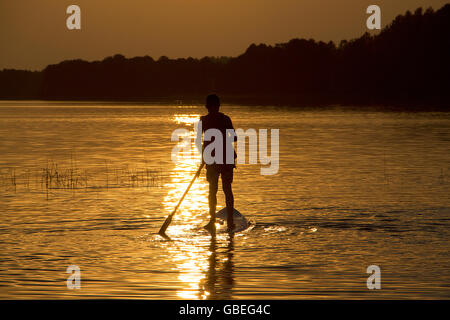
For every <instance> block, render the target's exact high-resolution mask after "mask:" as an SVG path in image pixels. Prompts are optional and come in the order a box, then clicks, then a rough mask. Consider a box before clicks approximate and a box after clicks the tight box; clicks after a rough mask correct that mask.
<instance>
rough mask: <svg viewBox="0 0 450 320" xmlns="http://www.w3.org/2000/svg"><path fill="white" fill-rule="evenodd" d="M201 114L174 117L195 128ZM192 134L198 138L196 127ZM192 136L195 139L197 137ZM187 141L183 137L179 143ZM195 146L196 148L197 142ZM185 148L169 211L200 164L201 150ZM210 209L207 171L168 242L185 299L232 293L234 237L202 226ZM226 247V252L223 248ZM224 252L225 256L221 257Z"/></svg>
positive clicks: (170, 231) (173, 176)
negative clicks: (199, 151)
mask: <svg viewBox="0 0 450 320" xmlns="http://www.w3.org/2000/svg"><path fill="white" fill-rule="evenodd" d="M199 117H200V115H198V114H176V115H175V116H174V117H173V119H172V120H173V121H174V122H176V123H177V124H182V125H185V126H187V127H191V129H193V125H194V123H195V122H196V121H197V120H198V119H199ZM189 135H190V136H191V138H194V135H195V132H194V130H191V131H190V132H189ZM191 140H192V143H194V139H191ZM183 143H185V142H183V140H182V139H180V141H179V145H178V146H181V144H183ZM192 149H195V148H194V146H193V145H192V148H191V150H192ZM195 150H196V149H195ZM184 152H185V154H182V156H183V158H182V161H179V162H177V163H176V165H175V167H174V168H173V170H172V172H171V174H170V179H169V180H170V182H168V183H167V184H166V185H165V188H166V189H167V190H169V191H168V193H167V195H166V197H165V198H164V208H165V210H166V212H171V211H172V210H173V209H174V208H175V206H176V205H177V203H178V201H179V199H180V198H181V196H182V195H183V193H184V192H185V190H186V188H187V186H188V185H189V182H190V181H191V179H192V177H193V176H194V174H195V172H196V171H197V169H198V166H199V164H200V159H201V158H200V154H199V153H198V152H197V151H195V153H194V156H192V153H191V154H189V156H188V154H187V153H188V152H190V151H189V149H184ZM208 211H209V209H208V183H207V181H206V179H205V174H204V172H203V173H202V174H201V175H200V177H198V178H197V180H196V181H195V183H194V184H193V185H192V187H191V189H190V190H189V193H188V194H187V195H186V197H185V198H184V200H183V203H182V204H181V205H180V208H179V209H178V212H177V214H176V215H175V217H174V219H173V221H172V224H171V225H170V227H169V228H168V230H167V234H168V235H169V236H170V238H171V239H173V240H174V241H169V242H168V243H166V246H167V250H168V251H169V256H170V259H171V260H172V261H173V262H174V270H176V271H177V272H178V280H179V281H180V282H181V288H180V289H179V290H178V291H177V296H178V297H179V298H181V299H217V297H218V294H219V295H220V296H221V297H222V298H227V297H231V289H232V284H233V277H232V269H233V264H232V255H233V240H232V239H230V238H229V236H228V235H226V234H218V235H215V236H211V235H210V234H208V233H207V232H206V231H205V230H203V229H202V228H201V226H202V225H203V224H205V223H206V222H207V220H208V218H209V217H208ZM224 244H226V245H224ZM224 247H225V248H226V250H225V253H223V252H221V250H223V248H224ZM221 254H224V255H225V257H222V258H221V257H220V255H221ZM221 279H222V280H221Z"/></svg>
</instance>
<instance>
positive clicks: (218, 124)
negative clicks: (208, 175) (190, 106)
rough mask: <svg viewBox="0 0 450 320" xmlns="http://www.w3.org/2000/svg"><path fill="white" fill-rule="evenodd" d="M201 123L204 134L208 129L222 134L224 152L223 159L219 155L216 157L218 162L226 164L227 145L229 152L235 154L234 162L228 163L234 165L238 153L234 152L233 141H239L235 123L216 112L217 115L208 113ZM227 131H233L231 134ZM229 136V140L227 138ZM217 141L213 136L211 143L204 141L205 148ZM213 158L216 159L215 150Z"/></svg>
mask: <svg viewBox="0 0 450 320" xmlns="http://www.w3.org/2000/svg"><path fill="white" fill-rule="evenodd" d="M200 123H201V125H202V132H203V133H205V132H206V131H207V130H208V129H218V130H219V131H220V132H221V134H222V139H223V140H222V146H223V152H222V157H220V155H218V156H217V157H216V162H218V163H220V161H219V159H221V160H222V164H225V163H226V156H225V155H226V151H227V145H228V150H231V151H232V152H233V162H232V163H227V164H232V165H234V159H236V157H237V156H236V152H235V151H234V147H233V141H237V138H236V135H235V133H234V128H233V123H232V122H231V119H230V117H228V116H227V115H225V114H223V113H222V112H215V113H208V114H207V115H206V116H201V117H200ZM227 129H231V130H232V131H231V132H227ZM227 135H228V137H229V138H228V139H227V138H226V137H227ZM214 140H215V136H214V135H213V136H212V137H211V141H208V140H205V138H204V139H203V148H205V147H206V146H208V145H209V144H210V143H212V142H213V141H214ZM211 156H213V157H215V152H214V150H213V151H212V152H211Z"/></svg>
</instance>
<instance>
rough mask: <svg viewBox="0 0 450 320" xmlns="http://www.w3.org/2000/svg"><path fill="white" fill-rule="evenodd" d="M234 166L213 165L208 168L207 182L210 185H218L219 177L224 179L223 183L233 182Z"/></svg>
mask: <svg viewBox="0 0 450 320" xmlns="http://www.w3.org/2000/svg"><path fill="white" fill-rule="evenodd" d="M233 169H234V165H230V164H211V165H207V166H206V180H207V181H208V182H209V183H214V184H217V182H218V180H219V176H221V177H222V183H232V182H233Z"/></svg>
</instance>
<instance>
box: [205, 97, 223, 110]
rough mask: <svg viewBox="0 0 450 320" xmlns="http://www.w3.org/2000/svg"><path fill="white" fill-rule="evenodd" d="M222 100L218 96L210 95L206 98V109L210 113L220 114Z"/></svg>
mask: <svg viewBox="0 0 450 320" xmlns="http://www.w3.org/2000/svg"><path fill="white" fill-rule="evenodd" d="M219 108H220V99H219V97H218V96H217V95H216V94H210V95H209V96H207V97H206V109H208V111H209V112H210V113H214V112H219Z"/></svg>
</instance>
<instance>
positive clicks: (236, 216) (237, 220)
mask: <svg viewBox="0 0 450 320" xmlns="http://www.w3.org/2000/svg"><path fill="white" fill-rule="evenodd" d="M227 218H228V212H227V208H226V207H225V208H223V209H221V210H219V211H217V212H216V219H218V220H219V222H220V223H221V224H223V225H225V226H226V221H227ZM233 222H234V225H235V227H234V229H233V231H232V232H240V231H244V230H245V229H247V228H248V227H250V226H251V222H250V221H248V220H247V219H246V218H245V217H244V216H243V215H242V213H240V212H239V211H237V210H236V209H234V211H233Z"/></svg>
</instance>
